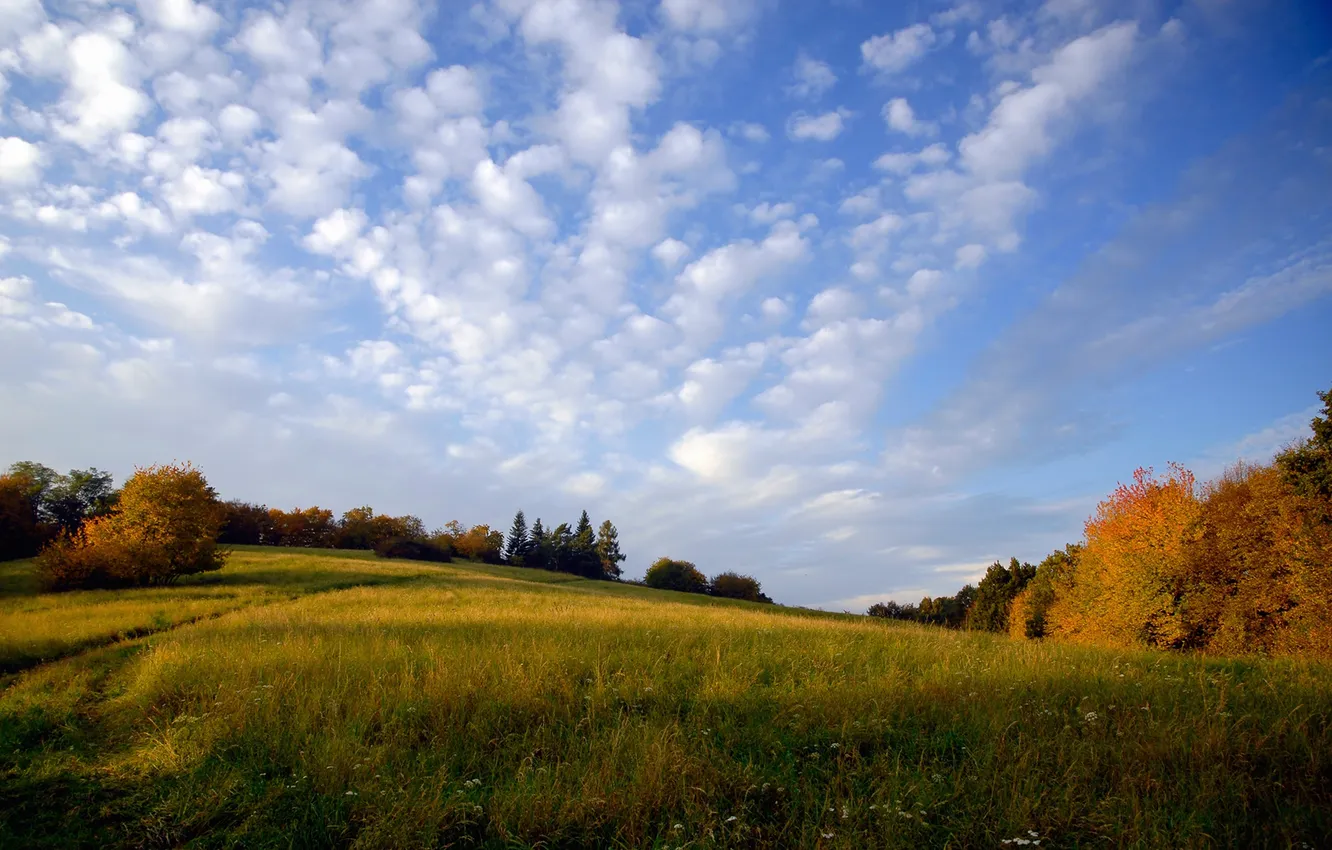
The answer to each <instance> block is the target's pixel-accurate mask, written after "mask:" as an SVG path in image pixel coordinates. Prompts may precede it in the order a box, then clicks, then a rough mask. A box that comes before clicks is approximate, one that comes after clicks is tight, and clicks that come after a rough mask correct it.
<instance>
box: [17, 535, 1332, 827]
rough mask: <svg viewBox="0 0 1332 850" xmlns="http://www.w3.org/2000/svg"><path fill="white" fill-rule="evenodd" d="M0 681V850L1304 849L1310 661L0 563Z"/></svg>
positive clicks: (1323, 707) (333, 572)
mask: <svg viewBox="0 0 1332 850" xmlns="http://www.w3.org/2000/svg"><path fill="white" fill-rule="evenodd" d="M134 635H139V636H138V637H134ZM49 659H54V660H49ZM0 669H3V670H4V671H7V672H6V673H5V676H4V678H3V679H0V682H3V687H4V690H3V692H2V693H0V777H2V780H0V847H9V846H15V847H74V846H116V847H119V846H123V847H176V846H194V847H233V846H234V847H239V846H244V847H418V846H427V847H429V846H441V847H442V846H458V847H466V846H488V847H521V846H533V845H540V846H546V847H585V846H621V847H672V848H675V847H706V846H746V847H748V846H754V847H791V846H807V847H848V848H850V847H908V846H910V847H919V846H931V847H933V846H955V847H977V846H1016V845H1021V844H1024V843H1027V842H1029V843H1030V844H1031V845H1035V846H1040V847H1069V846H1086V845H1095V846H1104V845H1107V844H1108V845H1110V846H1126V845H1127V846H1186V847H1192V846H1281V847H1286V846H1294V847H1299V846H1302V843H1303V846H1318V845H1319V844H1320V843H1321V841H1322V840H1323V837H1325V836H1326V835H1328V834H1332V815H1330V814H1329V813H1330V812H1332V733H1330V732H1329V729H1328V720H1329V716H1330V715H1332V669H1329V668H1328V667H1327V666H1324V665H1319V664H1314V663H1302V662H1291V661H1263V660H1236V661H1217V660H1214V659H1213V660H1206V659H1201V658H1196V657H1192V656H1185V655H1166V654H1159V653H1145V652H1109V651H1106V650H1099V649H1092V648H1085V647H1079V646H1072V645H1067V644H1050V643H1020V642H1013V641H1009V640H1008V639H1006V638H1002V637H994V636H986V635H976V634H968V633H962V632H946V631H943V630H933V629H928V628H926V627H921V626H915V625H911V624H903V623H885V622H882V621H874V620H870V619H867V618H862V617H847V616H842V615H832V614H829V615H822V614H817V613H812V612H809V611H803V610H794V609H786V608H781V607H777V606H766V605H765V606H760V605H754V604H749V603H740V602H728V601H722V600H713V599H708V598H706V597H698V596H688V595H684V594H673V593H666V592H660V591H652V590H647V589H643V588H638V587H633V586H627V585H620V584H613V583H607V582H590V581H584V580H579V579H576V578H573V577H571V576H568V575H563V574H555V573H545V572H540V571H535V570H522V569H515V568H508V567H489V566H481V565H473V564H465V563H463V564H450V565H427V564H419V563H410V562H398V561H381V560H377V559H374V558H373V556H370V555H368V554H366V553H356V552H332V551H318V552H312V551H301V550H273V549H258V548H255V549H248V548H243V547H242V548H241V549H239V550H238V551H237V552H236V553H235V554H234V555H233V557H232V560H231V562H230V563H229V564H228V566H227V567H226V568H225V569H224V570H222V571H221V572H219V573H212V574H205V575H202V576H197V577H194V578H193V579H191V580H185V581H182V582H181V583H180V584H178V585H176V586H173V587H169V588H156V589H142V590H124V591H77V592H71V593H63V594H58V595H43V594H38V593H37V592H36V589H35V587H34V585H33V584H32V583H31V581H30V576H29V575H28V572H27V565H26V563H25V562H10V563H7V564H0Z"/></svg>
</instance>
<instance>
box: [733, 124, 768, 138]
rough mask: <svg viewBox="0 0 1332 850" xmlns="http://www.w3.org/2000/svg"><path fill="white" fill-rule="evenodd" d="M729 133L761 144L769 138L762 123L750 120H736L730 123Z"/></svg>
mask: <svg viewBox="0 0 1332 850" xmlns="http://www.w3.org/2000/svg"><path fill="white" fill-rule="evenodd" d="M730 134H731V135H732V136H739V137H740V138H742V139H744V140H746V141H749V142H755V143H758V144H762V143H763V142H766V141H767V140H768V139H769V138H770V136H769V134H768V130H767V128H766V127H764V126H763V125H762V124H755V123H753V122H752V121H738V122H736V123H734V124H732V125H731V128H730Z"/></svg>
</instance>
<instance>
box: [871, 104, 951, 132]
mask: <svg viewBox="0 0 1332 850" xmlns="http://www.w3.org/2000/svg"><path fill="white" fill-rule="evenodd" d="M883 120H884V121H886V122H887V124H888V129H890V130H896V131H897V132H899V133H905V134H906V135H908V136H933V135H934V134H935V133H937V132H939V126H938V125H937V124H934V123H933V122H930V121H921V120H919V119H918V118H916V113H915V111H914V110H913V109H912V108H911V104H910V103H909V102H907V99H906V98H904V97H895V98H893V99H892V100H890V101H888V102H887V103H885V104H884V106H883Z"/></svg>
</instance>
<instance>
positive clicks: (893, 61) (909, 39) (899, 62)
mask: <svg viewBox="0 0 1332 850" xmlns="http://www.w3.org/2000/svg"><path fill="white" fill-rule="evenodd" d="M936 40H937V36H936V35H935V33H934V30H933V29H932V28H931V27H930V25H929V24H924V23H921V24H912V25H911V26H909V27H904V28H902V29H900V30H897V31H896V32H891V33H885V34H883V35H876V36H874V37H873V38H871V39H869V40H868V41H866V42H864V43H863V44H861V45H860V56H861V59H863V60H864V62H865V67H867V68H870V69H872V70H875V71H878V72H880V73H884V74H896V73H900V72H902V71H904V70H906V69H907V68H908V67H910V66H911V65H912V64H914V63H915V62H917V61H919V60H920V58H921V57H923V56H924V55H925V54H926V53H927V52H928V51H929V49H930V48H931V47H933V46H934V43H935V41H936Z"/></svg>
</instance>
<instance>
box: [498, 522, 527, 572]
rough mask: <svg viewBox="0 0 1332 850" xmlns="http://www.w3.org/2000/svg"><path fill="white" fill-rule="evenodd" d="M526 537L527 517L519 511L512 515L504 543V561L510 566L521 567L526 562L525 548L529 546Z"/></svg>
mask: <svg viewBox="0 0 1332 850" xmlns="http://www.w3.org/2000/svg"><path fill="white" fill-rule="evenodd" d="M531 542H532V541H531V538H529V537H528V536H527V517H525V516H523V512H522V511H519V512H518V513H516V514H514V515H513V525H512V527H510V528H509V538H508V539H507V540H506V541H505V542H504V555H505V559H506V560H507V561H508V562H509V563H511V564H517V565H518V566H520V567H521V566H523V564H524V563H525V562H526V557H527V548H528V546H530V545H531Z"/></svg>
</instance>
